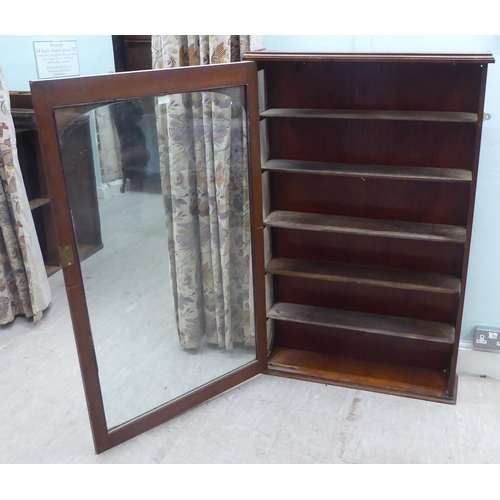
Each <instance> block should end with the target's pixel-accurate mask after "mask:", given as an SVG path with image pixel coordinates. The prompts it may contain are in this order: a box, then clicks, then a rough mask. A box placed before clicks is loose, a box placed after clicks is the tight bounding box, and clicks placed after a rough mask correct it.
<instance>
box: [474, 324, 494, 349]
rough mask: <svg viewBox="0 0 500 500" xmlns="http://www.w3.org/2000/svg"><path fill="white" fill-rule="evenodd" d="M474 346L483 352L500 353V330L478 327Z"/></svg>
mask: <svg viewBox="0 0 500 500" xmlns="http://www.w3.org/2000/svg"><path fill="white" fill-rule="evenodd" d="M472 343H473V346H474V348H475V349H480V350H481V351H490V352H500V328H495V327H489V326H478V327H476V331H475V332H474V340H473V342H472Z"/></svg>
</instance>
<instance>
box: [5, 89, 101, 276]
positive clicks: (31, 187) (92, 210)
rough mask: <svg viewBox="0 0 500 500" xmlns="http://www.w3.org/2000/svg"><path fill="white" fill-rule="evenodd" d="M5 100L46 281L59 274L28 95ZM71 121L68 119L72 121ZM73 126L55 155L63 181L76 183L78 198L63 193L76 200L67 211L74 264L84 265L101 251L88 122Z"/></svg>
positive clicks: (14, 94)
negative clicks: (81, 262)
mask: <svg viewBox="0 0 500 500" xmlns="http://www.w3.org/2000/svg"><path fill="white" fill-rule="evenodd" d="M10 99H11V108H12V117H13V120H14V126H15V128H16V140H17V149H18V157H19V163H20V166H21V171H22V174H23V181H24V184H25V187H26V192H27V196H28V200H29V203H30V208H31V211H32V215H33V219H34V223H35V229H36V232H37V237H38V241H39V243H40V248H41V250H42V255H43V258H44V263H45V269H46V271H47V275H48V276H51V275H52V274H54V273H55V272H56V271H58V270H59V269H60V257H59V247H58V244H57V238H56V233H55V223H54V220H53V214H52V210H51V202H50V199H49V194H48V186H47V181H46V177H45V168H44V164H43V160H42V155H41V150H40V144H39V140H38V130H37V123H36V120H35V113H34V110H33V102H32V99H31V93H30V92H11V93H10ZM74 117H75V116H74V115H73V116H72V119H73V118H74ZM75 123H76V124H77V126H73V127H71V128H69V129H67V131H65V133H64V132H63V138H64V139H65V142H66V146H65V147H62V148H61V152H62V155H63V161H64V164H65V166H66V169H65V174H66V176H69V175H76V176H78V178H79V179H80V180H81V183H80V185H79V187H80V189H79V190H78V192H74V193H69V196H71V197H73V198H75V200H76V202H75V203H74V204H73V205H72V206H73V207H76V208H75V209H74V211H73V219H74V224H75V232H76V235H77V238H78V242H79V246H78V251H79V255H80V259H81V260H85V259H86V258H87V257H89V256H90V255H92V254H93V253H95V252H96V251H98V250H100V249H101V248H102V239H101V228H100V220H99V208H98V203H97V191H96V180H95V171H94V158H93V154H92V142H91V135H90V134H91V132H90V127H89V117H88V116H87V115H84V116H82V117H81V118H77V121H75ZM74 151H78V152H79V153H78V155H74V154H73V152H74ZM80 151H81V152H80Z"/></svg>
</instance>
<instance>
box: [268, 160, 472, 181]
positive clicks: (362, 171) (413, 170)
mask: <svg viewBox="0 0 500 500" xmlns="http://www.w3.org/2000/svg"><path fill="white" fill-rule="evenodd" d="M262 168H263V169H264V170H268V171H271V172H290V173H297V174H317V175H332V176H344V177H366V178H376V179H400V180H411V181H436V182H471V180H472V172H470V171H468V170H461V169H456V168H429V167H393V166H388V165H349V164H344V163H326V162H317V161H301V160H269V161H268V162H266V163H265V164H264V165H263V167H262Z"/></svg>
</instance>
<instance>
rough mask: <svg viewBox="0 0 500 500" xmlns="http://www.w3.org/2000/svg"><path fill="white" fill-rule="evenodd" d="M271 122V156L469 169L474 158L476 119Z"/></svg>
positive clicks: (269, 121) (269, 123)
mask: <svg viewBox="0 0 500 500" xmlns="http://www.w3.org/2000/svg"><path fill="white" fill-rule="evenodd" d="M267 122H268V131H269V152H270V158H271V159H286V160H309V161H326V162H334V163H360V164H368V165H393V166H409V167H440V168H461V169H465V170H471V165H473V164H474V152H475V141H476V125H475V124H474V123H444V122H422V121H416V122H412V121H396V120H388V121H385V120H352V119H338V120H330V119H312V118H273V119H268V120H267Z"/></svg>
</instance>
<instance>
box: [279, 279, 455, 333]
mask: <svg viewBox="0 0 500 500" xmlns="http://www.w3.org/2000/svg"><path fill="white" fill-rule="evenodd" d="M273 289H274V300H275V301H276V302H287V303H291V304H302V305H307V306H314V307H326V308H330V309H342V310H346V311H355V312H363V313H370V314H381V315H385V316H396V317H400V318H412V319H420V320H425V321H436V322H439V323H449V324H450V325H454V324H455V321H456V315H457V308H458V294H436V293H430V292H423V291H416V290H402V289H394V288H387V287H379V286H366V285H357V284H354V283H336V282H331V281H322V280H314V279H305V278H296V277H291V276H274V287H273Z"/></svg>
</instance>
